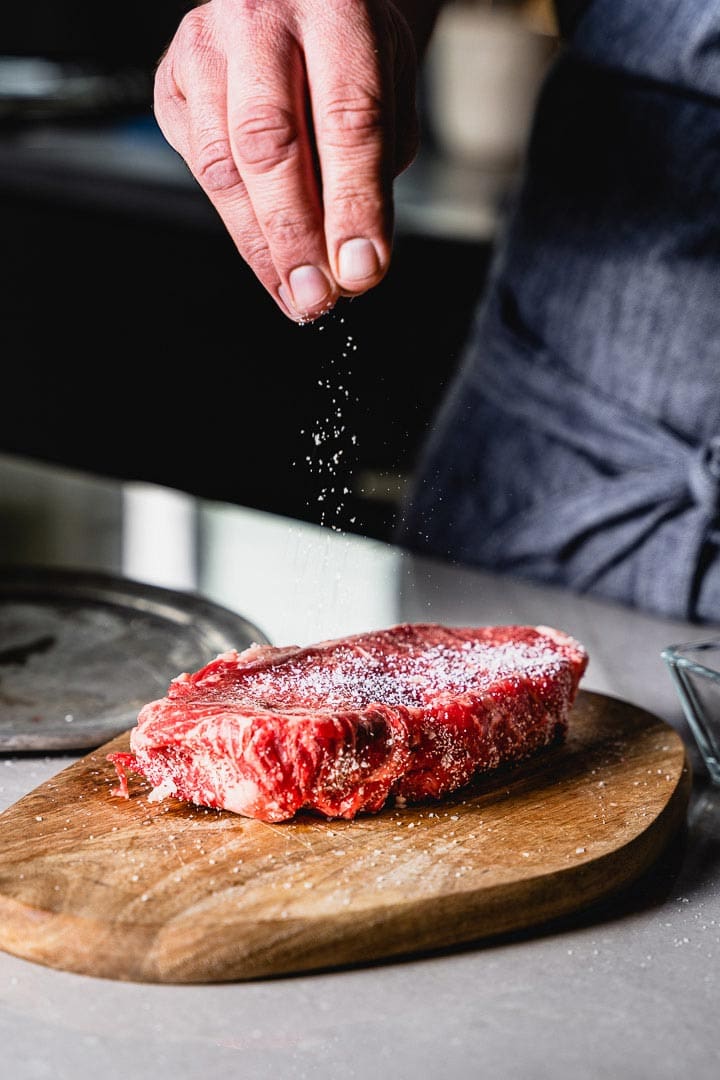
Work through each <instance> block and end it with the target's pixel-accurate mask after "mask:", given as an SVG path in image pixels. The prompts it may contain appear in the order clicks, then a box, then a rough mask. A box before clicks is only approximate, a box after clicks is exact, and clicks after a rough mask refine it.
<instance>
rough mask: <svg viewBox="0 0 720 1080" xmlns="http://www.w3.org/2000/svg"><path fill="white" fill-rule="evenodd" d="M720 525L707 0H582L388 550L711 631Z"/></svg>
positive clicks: (715, 177)
mask: <svg viewBox="0 0 720 1080" xmlns="http://www.w3.org/2000/svg"><path fill="white" fill-rule="evenodd" d="M719 515H720V0H713V2H708V0H623V2H622V3H619V2H618V0H594V2H591V3H589V4H587V5H585V6H584V8H583V10H582V11H581V13H580V14H579V15H578V17H577V19H576V21H575V22H574V24H573V26H572V29H571V31H570V32H569V34H568V37H567V41H566V45H565V46H564V47H563V50H562V52H561V54H560V55H559V57H558V58H557V60H556V62H555V63H554V65H553V67H552V70H551V71H550V73H549V75H548V77H547V79H546V81H545V84H544V86H543V88H542V91H541V94H540V97H539V100H538V104H537V109H536V114H535V119H534V124H533V131H532V134H531V138H530V142H529V147H528V153H527V160H526V166H525V170H524V176H523V181H522V184H521V187H520V190H519V192H518V196H517V199H516V201H515V205H514V207H513V210H512V213H511V214H510V216H509V219H508V221H507V225H506V227H505V229H504V231H503V236H502V237H501V238H500V239H499V241H498V244H497V247H496V254H495V258H494V262H493V266H492V270H491V274H490V280H489V283H488V287H487V288H486V290H485V292H484V295H483V297H482V298H481V301H480V304H479V307H478V310H477V312H476V317H475V320H474V324H473V330H472V334H471V339H470V340H469V342H468V344H467V347H466V350H465V353H464V356H463V357H462V360H461V364H460V365H459V368H458V371H457V373H456V376H455V378H454V381H453V382H452V383H451V385H450V387H449V388H448V392H447V394H446V396H445V399H444V401H443V403H442V406H441V408H440V410H439V412H438V415H437V417H436V418H435V423H434V425H433V428H432V431H431V432H430V434H429V436H428V439H427V441H426V444H425V446H424V447H423V449H422V451H421V453H420V455H419V460H418V462H417V468H416V471H415V474H414V477H413V482H412V484H411V487H410V491H409V495H408V498H407V500H406V503H405V505H404V508H403V515H402V520H401V522H400V524H399V527H398V532H397V536H396V539H397V540H398V541H399V542H400V543H401V544H403V545H404V546H405V547H407V548H410V549H412V550H416V551H422V552H425V553H427V554H432V555H435V556H440V557H442V558H445V559H450V560H454V561H459V562H463V563H469V564H475V565H478V566H480V567H484V568H490V569H494V570H499V571H502V572H508V573H511V574H515V575H519V576H523V577H527V578H530V579H533V580H537V581H542V582H550V583H554V584H561V585H564V586H568V587H570V588H572V589H575V590H577V591H582V592H592V593H596V594H598V595H601V596H604V597H607V598H610V599H612V600H615V601H619V602H622V603H626V604H630V605H633V606H636V607H640V608H643V609H646V610H650V611H654V612H658V613H661V614H664V615H667V616H671V617H681V618H688V619H691V620H695V621H713V622H720V559H719V558H718V546H719V544H720V516H719Z"/></svg>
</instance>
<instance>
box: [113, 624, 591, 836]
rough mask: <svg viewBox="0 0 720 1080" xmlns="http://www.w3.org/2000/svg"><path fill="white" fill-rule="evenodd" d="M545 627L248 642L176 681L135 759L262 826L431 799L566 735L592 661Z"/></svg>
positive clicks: (142, 769) (150, 708)
mask: <svg viewBox="0 0 720 1080" xmlns="http://www.w3.org/2000/svg"><path fill="white" fill-rule="evenodd" d="M587 660H588V657H587V653H586V652H585V650H584V648H583V646H582V645H580V643H579V642H577V641H575V640H574V639H573V638H571V637H569V636H568V635H567V634H565V633H563V632H561V631H559V630H554V629H552V628H550V627H544V626H538V627H532V626H494V627H449V626H441V625H438V624H435V623H415V624H409V623H406V624H402V625H399V626H394V627H391V628H390V629H387V630H379V631H374V632H368V633H364V634H356V635H353V636H350V637H344V638H339V639H336V640H333V641H323V642H320V643H319V644H316V645H311V646H309V647H306V648H300V647H297V646H290V647H288V648H275V647H274V646H260V645H253V646H251V648H249V649H247V650H245V652H242V653H238V652H236V651H234V650H232V651H230V652H226V653H222V654H221V655H220V656H218V657H216V658H215V659H214V660H213V661H211V662H210V663H209V664H207V665H206V666H205V667H204V668H202V669H201V670H200V671H197V672H195V673H194V674H188V673H183V674H182V675H178V676H177V678H175V679H173V681H172V682H171V683H170V687H169V689H168V694H167V697H165V698H162V699H161V700H158V701H151V702H149V703H148V704H147V705H145V706H143V708H142V709H141V710H140V713H139V714H138V721H137V725H136V727H134V728H133V729H132V731H131V734H130V747H131V750H132V753H131V754H111V755H109V756H110V760H112V761H113V762H114V764H115V766H116V769H117V771H118V775H119V777H120V784H119V787H118V788H116V789H115V790H114V792H113V794H116V795H124V796H126V797H127V796H128V786H127V779H126V775H125V769H126V768H127V769H130V770H131V771H133V772H136V773H140V774H141V775H143V776H144V777H145V778H146V779H147V780H148V781H150V783H151V784H152V785H153V791H152V793H151V794H150V796H149V797H150V798H151V799H154V800H158V799H161V798H163V797H165V796H166V795H174V796H176V797H177V798H180V799H184V800H187V801H190V802H192V803H196V804H198V805H200V806H212V807H220V808H223V809H225V810H231V811H234V812H235V813H238V814H243V815H245V816H247V817H253V818H259V819H261V820H263V821H283V820H287V819H288V818H291V817H293V815H294V814H295V813H296V811H298V810H300V809H301V808H306V809H309V810H314V811H318V812H319V813H321V814H324V815H326V816H327V817H330V818H333V817H341V818H352V817H354V816H355V815H356V814H357V813H358V812H359V811H370V812H373V811H377V810H379V809H380V808H381V807H382V806H383V805H384V804H385V802H386V801H387V800H388V798H390V797H394V798H395V799H396V800H397V801H399V802H401V803H402V802H403V801H404V802H418V801H422V800H426V799H439V798H441V797H442V796H443V795H445V794H447V793H448V792H451V791H454V790H456V789H458V788H460V787H462V786H463V785H465V784H467V783H468V781H469V780H470V779H471V778H472V777H473V776H474V774H476V773H478V772H480V771H484V770H488V769H493V768H495V767H496V766H498V765H500V764H501V763H504V762H510V761H517V760H520V759H522V758H525V757H527V756H528V755H530V754H532V753H534V752H536V751H538V750H540V749H541V748H542V747H545V746H548V745H549V744H551V743H553V742H555V741H557V740H559V739H562V738H563V737H564V735H565V732H566V730H567V722H568V714H569V711H570V708H571V706H572V703H573V701H574V698H575V695H576V692H577V688H578V683H579V681H580V678H581V677H582V675H583V673H584V671H585V668H586V665H587Z"/></svg>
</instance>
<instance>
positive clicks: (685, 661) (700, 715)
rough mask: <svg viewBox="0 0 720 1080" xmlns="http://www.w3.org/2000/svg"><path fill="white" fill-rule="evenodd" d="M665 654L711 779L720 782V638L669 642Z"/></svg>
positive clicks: (663, 654)
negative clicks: (677, 643)
mask: <svg viewBox="0 0 720 1080" xmlns="http://www.w3.org/2000/svg"><path fill="white" fill-rule="evenodd" d="M661 655H662V658H663V660H664V661H665V663H666V664H667V666H668V670H669V671H670V674H671V676H672V678H673V680H674V682H675V686H676V687H677V692H678V695H679V697H680V701H681V703H682V707H683V711H684V713H685V717H686V719H687V722H688V724H689V726H690V730H691V731H692V734H693V736H694V738H695V741H696V743H697V745H698V749H699V750H700V753H701V754H702V757H703V761H704V762H705V765H706V766H707V770H708V772H709V774H710V779H711V780H712V782H713V783H714V784H719V785H720V638H718V637H715V638H706V639H705V640H703V641H688V642H685V643H683V644H680V645H668V647H667V648H666V649H663V651H662V653H661Z"/></svg>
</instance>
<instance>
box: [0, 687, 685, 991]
mask: <svg viewBox="0 0 720 1080" xmlns="http://www.w3.org/2000/svg"><path fill="white" fill-rule="evenodd" d="M127 740H128V736H127V734H126V735H123V736H120V737H119V738H116V739H114V740H113V741H112V742H110V743H107V744H106V745H105V746H103V747H101V748H100V749H98V750H97V751H95V752H93V753H90V754H88V755H86V756H85V757H83V758H82V759H81V760H79V761H78V762H76V763H75V764H73V765H71V766H70V767H69V768H67V769H65V770H64V771H63V772H61V773H59V774H58V776H56V777H55V778H54V779H52V780H50V781H48V782H46V783H44V784H42V785H41V786H40V787H38V788H37V789H36V790H35V791H33V792H31V793H30V794H29V795H26V796H25V797H24V798H22V799H20V800H19V801H18V802H17V803H16V804H15V805H14V806H12V807H10V809H8V810H6V811H5V813H3V814H2V815H0V948H2V949H3V950H5V951H6V952H10V953H14V954H15V955H17V956H20V957H24V958H26V959H28V960H32V961H36V962H38V963H41V964H45V965H48V966H50V967H54V968H61V969H65V970H69V971H74V972H80V973H84V974H88V975H95V976H101V977H106V978H112V979H125V980H134V981H140V982H160V983H197V982H220V981H225V980H240V979H248V978H256V977H261V976H270V975H277V974H283V973H291V972H298V971H308V970H312V969H319V968H326V967H338V966H341V965H345V964H349V963H357V962H361V963H362V962H367V961H372V960H376V959H380V958H387V957H392V956H401V955H407V954H411V953H413V952H416V951H419V950H422V951H424V950H428V949H434V948H439V947H446V946H450V945H456V944H459V943H470V942H472V941H478V940H481V939H486V938H488V937H491V936H493V935H496V934H499V933H502V932H505V931H509V930H517V929H520V928H528V927H539V926H541V925H542V924H543V923H544V922H546V921H547V920H549V919H551V918H554V917H557V916H560V915H563V914H567V913H569V912H572V911H577V910H579V909H582V908H584V907H587V906H588V905H589V904H591V903H592V902H594V901H596V900H598V899H600V898H602V897H607V896H609V895H610V894H612V893H614V892H616V891H617V890H619V889H621V888H622V887H623V886H626V885H628V884H629V883H630V882H632V881H633V880H635V879H636V878H638V877H639V876H640V875H641V874H642V873H643V872H644V871H645V870H647V869H648V868H649V867H650V865H651V864H652V863H653V862H654V861H655V860H656V859H657V857H658V856H659V854H660V853H661V852H662V850H663V849H664V848H665V846H666V845H667V844H668V842H669V841H670V840H671V839H672V837H673V836H674V835H675V833H676V832H677V830H678V828H679V826H680V825H681V824H682V822H683V821H684V818H685V814H686V810H687V803H688V798H689V792H690V785H691V775H690V765H689V762H688V759H687V756H686V753H685V747H684V743H683V742H682V740H681V738H680V736H679V735H678V734H677V732H675V730H674V729H673V728H671V727H669V726H668V725H667V724H666V723H664V722H663V721H661V720H659V719H658V718H657V717H655V716H653V715H650V714H649V713H647V712H645V711H643V710H641V709H638V708H637V707H635V706H631V705H629V704H627V703H625V702H622V701H619V700H616V699H613V698H609V697H606V696H604V695H600V694H596V693H591V692H583V691H581V692H580V694H579V696H578V699H577V702H576V705H575V708H574V710H573V713H572V717H571V723H570V732H569V737H568V740H567V742H566V744H565V745H563V746H561V747H557V748H554V749H552V750H550V751H548V752H546V753H545V754H544V755H543V756H542V757H539V758H536V759H535V760H533V761H531V762H528V763H526V764H524V765H523V766H520V767H516V768H514V769H508V770H503V771H502V772H499V773H497V774H496V775H493V776H492V777H489V778H486V779H485V780H484V781H481V782H478V783H477V784H476V785H475V786H474V787H473V788H472V789H466V790H465V791H463V792H462V793H461V794H460V795H458V796H457V797H455V798H449V799H447V800H445V801H443V802H442V803H440V804H435V805H425V806H419V807H414V808H406V809H399V808H388V809H386V810H384V811H382V812H381V813H380V814H378V815H376V816H364V817H358V818H356V819H355V820H354V821H351V822H345V821H326V820H325V819H322V818H319V817H317V816H311V815H310V814H301V815H298V816H297V818H296V819H295V820H293V821H291V822H284V823H282V824H277V825H269V824H265V823H263V822H259V821H253V820H250V819H247V818H242V817H239V816H237V815H234V814H230V813H227V812H224V811H216V810H203V809H200V808H197V807H192V806H189V805H187V804H183V803H180V802H179V801H177V800H173V799H168V800H166V801H165V802H164V803H160V804H157V803H148V801H147V794H148V791H149V789H148V787H147V785H145V783H144V782H142V781H140V780H139V779H137V778H136V779H135V782H133V780H132V779H131V792H132V797H131V799H130V800H129V801H126V800H122V799H117V798H113V797H111V795H110V790H111V788H112V787H113V786H114V784H115V774H114V769H113V767H112V766H111V765H110V763H109V762H107V761H106V760H105V755H106V754H107V753H108V752H110V751H111V750H120V749H126V748H127Z"/></svg>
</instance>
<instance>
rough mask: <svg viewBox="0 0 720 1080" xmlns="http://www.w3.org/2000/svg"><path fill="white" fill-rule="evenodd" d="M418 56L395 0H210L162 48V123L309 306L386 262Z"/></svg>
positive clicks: (348, 291)
mask: <svg viewBox="0 0 720 1080" xmlns="http://www.w3.org/2000/svg"><path fill="white" fill-rule="evenodd" d="M416 67H417V61H416V53H415V46H414V43H413V38H412V34H411V31H410V29H409V27H408V24H407V22H406V21H405V19H404V17H403V15H402V14H401V13H400V11H399V10H398V8H397V7H396V6H395V4H394V3H391V2H390V0H262V2H258V0H209V2H207V3H204V4H202V5H201V6H200V7H197V8H194V9H193V10H192V11H190V12H189V13H188V14H187V15H185V17H184V18H183V19H182V21H181V23H180V25H179V27H178V29H177V31H176V33H175V36H174V38H173V40H172V41H171V43H170V45H169V47H168V49H167V51H166V52H165V54H164V56H163V57H162V58H161V60H160V63H159V65H158V69H157V72H156V77H155V116H156V119H157V122H158V124H159V126H160V129H161V131H162V132H163V134H164V136H165V138H166V139H167V141H168V142H169V143H170V145H171V146H172V147H173V148H174V149H175V150H176V151H177V152H178V153H179V154H180V155H181V156H182V157H183V158H184V160H185V162H186V163H187V165H188V167H189V169H190V171H191V172H192V174H193V176H194V177H195V179H196V180H197V181H198V183H199V184H200V186H201V188H202V189H203V191H204V192H205V193H206V195H207V196H208V198H209V199H210V202H211V203H212V204H213V206H214V207H215V209H216V210H217V212H218V214H219V215H220V218H221V219H222V221H223V222H224V224H225V227H226V228H227V230H228V232H229V234H230V236H231V237H232V239H233V241H234V243H235V245H236V247H237V249H238V251H239V252H240V254H241V256H242V257H243V258H244V259H245V261H246V262H247V263H248V264H249V266H250V267H251V268H252V270H253V271H254V273H255V274H256V276H257V277H258V279H259V280H260V281H261V282H262V284H263V285H264V286H265V288H266V289H267V290H268V292H269V293H270V294H271V296H272V297H273V298H274V299H275V301H276V303H277V304H278V306H279V307H280V308H281V310H283V311H284V312H285V314H286V315H288V316H289V317H290V318H292V319H294V320H296V321H306V320H312V319H315V318H317V317H318V316H319V315H321V314H322V313H323V312H325V311H328V310H329V309H331V308H332V307H333V306H334V304H335V303H336V301H337V299H338V297H340V296H357V295H359V294H361V293H363V292H366V291H367V290H368V289H369V288H371V287H372V286H374V285H376V284H377V283H378V282H379V281H380V280H381V279H382V278H383V276H384V274H385V273H386V272H387V269H388V265H389V261H390V255H391V243H392V227H393V207H392V181H393V179H394V178H395V177H396V176H397V175H398V173H400V172H401V171H402V170H403V169H404V168H405V167H406V166H407V165H408V164H409V163H410V162H411V160H412V159H413V157H414V155H415V153H416V150H417V140H418V125H417V116H416V110H415V90H416Z"/></svg>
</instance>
